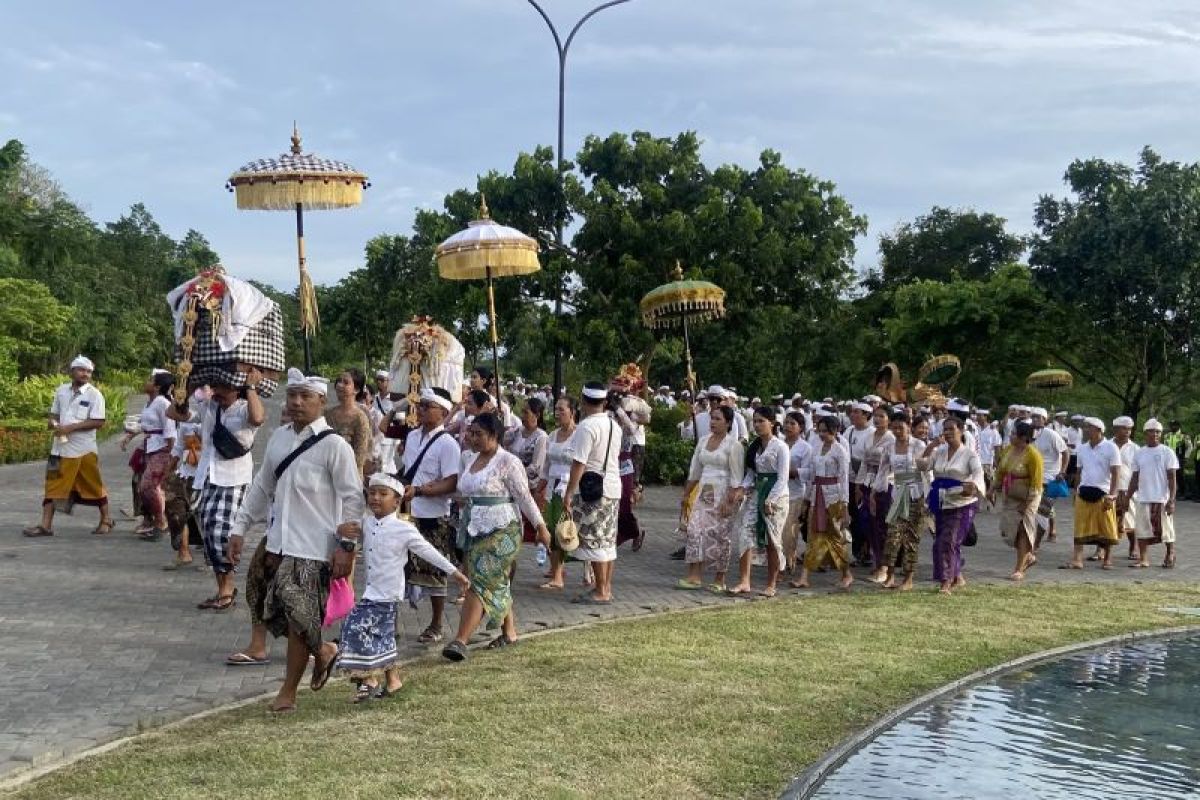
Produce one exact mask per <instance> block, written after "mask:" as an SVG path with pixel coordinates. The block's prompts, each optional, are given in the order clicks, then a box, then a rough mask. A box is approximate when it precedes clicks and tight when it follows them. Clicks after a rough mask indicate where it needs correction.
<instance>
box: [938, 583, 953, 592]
mask: <svg viewBox="0 0 1200 800" xmlns="http://www.w3.org/2000/svg"><path fill="white" fill-rule="evenodd" d="M953 588H954V584H953V583H950V581H943V582H942V585H941V586H940V587H938V594H950V590H951V589H953Z"/></svg>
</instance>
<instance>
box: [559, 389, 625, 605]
mask: <svg viewBox="0 0 1200 800" xmlns="http://www.w3.org/2000/svg"><path fill="white" fill-rule="evenodd" d="M607 402H608V388H607V387H606V386H605V385H604V384H603V383H600V382H599V381H590V382H588V383H586V384H584V387H583V396H582V398H581V402H580V413H581V419H580V421H579V425H578V426H576V428H575V434H574V435H573V436H572V437H571V453H572V459H573V462H572V464H571V475H570V477H569V478H568V481H567V490H566V494H565V495H564V497H563V514H565V515H568V516H569V517H570V518H571V519H572V520H573V521H574V522H575V525H576V526H577V527H578V529H579V547H578V548H576V550H575V552H574V553H573V554H572V555H573V556H574V557H575V558H577V559H579V560H580V561H587V562H589V563H590V565H591V567H592V575H593V577H594V578H595V586H594V588H593V590H592V591H591V592H585V593H584V594H581V595H580V596H578V597H576V598H575V599H574V600H572V601H571V602H573V603H584V604H587V605H610V604H611V603H612V578H613V567H614V565H615V564H616V560H617V512H618V509H619V506H620V503H621V474H620V466H619V461H620V454H621V453H620V450H621V430H620V426H619V425H617V423H616V421H614V420H613V418H612V417H611V416H609V414H608V413H607V412H606V411H605V407H606V405H607ZM585 473H586V480H585Z"/></svg>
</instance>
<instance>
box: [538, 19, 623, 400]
mask: <svg viewBox="0 0 1200 800" xmlns="http://www.w3.org/2000/svg"><path fill="white" fill-rule="evenodd" d="M528 2H529V5H531V6H533V7H534V9H535V10H536V11H537V12H538V14H540V15H541V17H542V19H543V20H545V22H546V27H548V28H549V29H550V35H551V36H553V37H554V46H555V47H556V48H557V49H558V152H557V155H558V185H559V188H560V189H562V188H564V187H563V167H564V165H565V164H566V162H565V161H564V160H563V121H564V116H565V103H566V97H567V52H568V51H569V50H570V49H571V42H573V41H575V34H577V33H579V29H580V28H582V27H583V24H584V23H585V22H587V21H588V20H589V19H591V18H592V17H594V16H596V15H597V14H599V13H600V12H601V11H603V10H604V9H606V8H611V7H612V6H619V5H621V4H622V3H628V2H629V0H609V2H607V3H601V4H600V5H598V6H596V7H595V8H593V9H592V10H591V11H589V12H587V13H586V14H584V15H583V16H582V17H581V18H580V20H579V21H578V22H576V23H575V27H573V28H571V32H570V33H568V34H567V38H566V40H565V41H564V40H563V38H562V37H560V36H559V35H558V29H557V28H555V27H554V23H553V22H551V21H550V16H549V15H548V14H547V13H546V12H545V10H543V9H542V7H541V6H540V5H538V3H537V1H536V0H528ZM554 243H555V245H557V247H556V249H557V250H558V252H559V253H562V252H563V221H562V218H561V217H560V218H559V219H558V222H557V224H556V225H555V229H554ZM554 290H555V291H554V318H555V319H556V320H559V319H561V318H562V295H563V285H562V275H558V276H556V277H555V279H554ZM562 385H563V364H562V344H561V343H560V342H559V341H558V337H557V336H556V337H555V341H554V389H553V398H554V399H555V400H557V399H558V395H559V392H560V391H561V390H562Z"/></svg>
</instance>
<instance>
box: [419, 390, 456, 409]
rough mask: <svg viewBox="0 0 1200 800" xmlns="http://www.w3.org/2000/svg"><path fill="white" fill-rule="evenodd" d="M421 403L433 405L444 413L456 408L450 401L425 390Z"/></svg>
mask: <svg viewBox="0 0 1200 800" xmlns="http://www.w3.org/2000/svg"><path fill="white" fill-rule="evenodd" d="M421 402H422V403H433V404H434V405H435V406H437V407H438V408H440V409H442V410H443V411H449V410H450V409H451V408H453V407H454V404H453V403H451V402H450V401H449V400H447V399H446V398H444V397H442V396H441V395H440V394H436V393H434V392H431V391H430V390H428V389H425V390H424V391H422V392H421Z"/></svg>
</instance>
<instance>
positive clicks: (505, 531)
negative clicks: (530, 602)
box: [467, 520, 521, 625]
mask: <svg viewBox="0 0 1200 800" xmlns="http://www.w3.org/2000/svg"><path fill="white" fill-rule="evenodd" d="M520 552H521V526H520V524H518V523H517V521H516V520H513V521H512V522H510V523H509V524H508V525H505V526H504V527H503V528H497V529H496V530H494V531H492V532H491V533H489V534H486V535H484V536H474V537H471V540H470V542H469V543H468V545H467V568H468V569H467V574H468V575H469V576H470V578H471V591H473V592H474V593H475V595H476V596H477V597H478V598H479V602H480V603H482V604H483V613H484V614H485V615H486V616H487V618H488V620H489V621H491V622H493V623H495V624H497V625H499V624H500V623H501V622H503V620H504V618H505V617H506V616H508V612H509V609H511V608H512V581H511V580H510V578H509V575H510V573H511V571H512V568H513V565H514V564H515V563H516V561H517V554H518V553H520Z"/></svg>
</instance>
